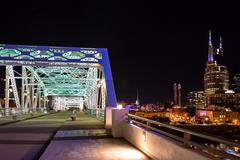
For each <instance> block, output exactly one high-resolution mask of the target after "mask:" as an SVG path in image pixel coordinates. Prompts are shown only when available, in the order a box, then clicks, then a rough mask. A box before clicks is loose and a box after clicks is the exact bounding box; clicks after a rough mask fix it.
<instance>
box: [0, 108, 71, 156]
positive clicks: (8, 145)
mask: <svg viewBox="0 0 240 160" xmlns="http://www.w3.org/2000/svg"><path fill="white" fill-rule="evenodd" d="M69 117H70V113H56V114H51V115H46V116H43V117H38V118H35V119H30V120H25V121H21V122H17V123H13V124H9V125H4V126H1V127H0V157H1V159H6V160H7V159H11V160H33V159H38V157H39V156H40V154H41V152H42V151H43V149H44V148H45V146H46V145H47V144H48V142H49V140H50V139H51V138H52V136H53V135H54V133H55V132H56V131H57V129H58V128H59V127H60V126H61V125H62V124H63V123H64V122H65V121H66V120H68V119H69Z"/></svg>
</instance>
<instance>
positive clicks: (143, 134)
mask: <svg viewBox="0 0 240 160" xmlns="http://www.w3.org/2000/svg"><path fill="white" fill-rule="evenodd" d="M142 140H143V141H144V142H146V131H145V130H143V132H142Z"/></svg>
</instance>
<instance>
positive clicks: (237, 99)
mask: <svg viewBox="0 0 240 160" xmlns="http://www.w3.org/2000/svg"><path fill="white" fill-rule="evenodd" d="M211 38H212V37H211V32H210V31H209V43H208V61H207V63H206V68H205V74H204V95H205V97H206V105H207V106H214V108H215V109H217V108H219V107H220V108H231V109H232V110H235V111H239V110H240V93H235V92H234V91H233V90H229V74H228V69H227V67H226V66H225V65H223V63H222V62H223V45H222V38H221V37H220V43H219V48H217V49H216V50H214V47H213V45H212V39H211ZM234 80H235V84H236V86H237V85H238V86H239V87H240V75H235V77H234Z"/></svg>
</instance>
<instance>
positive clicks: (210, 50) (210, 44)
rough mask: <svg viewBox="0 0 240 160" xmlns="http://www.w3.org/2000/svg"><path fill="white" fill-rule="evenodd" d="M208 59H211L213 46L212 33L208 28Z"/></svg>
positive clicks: (210, 60)
mask: <svg viewBox="0 0 240 160" xmlns="http://www.w3.org/2000/svg"><path fill="white" fill-rule="evenodd" d="M208 61H209V62H212V61H213V46H212V34H211V30H209V37H208Z"/></svg>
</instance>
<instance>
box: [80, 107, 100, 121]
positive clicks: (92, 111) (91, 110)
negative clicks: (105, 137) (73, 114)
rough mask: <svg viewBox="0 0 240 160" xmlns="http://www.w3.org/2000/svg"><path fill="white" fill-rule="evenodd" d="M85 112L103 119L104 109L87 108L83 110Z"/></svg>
mask: <svg viewBox="0 0 240 160" xmlns="http://www.w3.org/2000/svg"><path fill="white" fill-rule="evenodd" d="M84 112H85V113H87V114H90V115H91V116H94V117H96V118H97V119H99V120H101V121H103V120H104V109H101V108H88V109H85V110H84Z"/></svg>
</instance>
